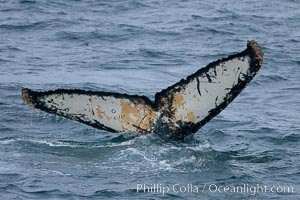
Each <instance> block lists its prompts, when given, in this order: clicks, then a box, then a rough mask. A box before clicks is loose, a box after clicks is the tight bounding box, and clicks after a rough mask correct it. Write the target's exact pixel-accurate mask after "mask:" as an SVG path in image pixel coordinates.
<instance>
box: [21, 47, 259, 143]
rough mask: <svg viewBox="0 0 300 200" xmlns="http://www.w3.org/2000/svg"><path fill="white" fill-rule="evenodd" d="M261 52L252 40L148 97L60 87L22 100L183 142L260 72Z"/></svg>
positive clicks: (96, 123) (99, 124)
mask: <svg viewBox="0 0 300 200" xmlns="http://www.w3.org/2000/svg"><path fill="white" fill-rule="evenodd" d="M262 61H263V53H262V51H261V49H260V47H259V45H258V43H257V42H255V41H249V42H248V44H247V49H246V50H244V51H243V52H241V53H238V54H235V55H231V56H229V57H227V58H224V59H221V60H218V61H215V62H212V63H210V64H209V65H207V66H206V67H204V68H202V69H199V70H198V71H197V72H196V73H194V74H192V75H190V76H188V77H187V78H186V79H182V80H181V81H180V82H178V83H176V84H174V85H172V86H170V87H168V88H167V89H164V90H162V91H161V92H158V93H156V95H155V101H154V102H153V101H151V100H150V99H148V98H147V97H145V96H138V95H127V94H118V93H111V92H94V91H84V90H66V89H58V90H54V91H46V92H37V91H32V90H30V89H26V88H24V89H23V90H22V99H23V101H24V102H25V103H26V104H27V105H29V106H32V107H34V108H37V109H39V110H42V111H46V112H48V113H52V114H56V115H60V116H63V117H66V118H68V119H72V120H76V121H79V122H81V123H84V124H87V125H90V126H93V127H95V128H98V129H102V130H107V131H110V132H139V133H151V132H154V133H156V134H159V135H160V136H162V137H163V138H171V139H180V140H182V139H184V138H185V137H186V136H187V135H190V134H192V133H195V132H196V131H197V130H198V129H199V128H201V127H202V126H203V125H204V124H206V123H207V122H208V121H209V120H211V119H212V118H213V117H214V116H216V115H217V114H219V113H220V112H221V111H222V110H223V109H224V108H226V106H227V105H228V104H229V103H230V102H232V101H233V99H234V98H235V97H236V96H237V95H238V94H239V93H240V92H241V91H242V90H243V89H244V88H245V86H246V85H247V84H248V83H249V82H250V81H251V80H252V78H253V77H254V76H255V75H256V73H257V72H258V70H259V69H260V67H261V65H262Z"/></svg>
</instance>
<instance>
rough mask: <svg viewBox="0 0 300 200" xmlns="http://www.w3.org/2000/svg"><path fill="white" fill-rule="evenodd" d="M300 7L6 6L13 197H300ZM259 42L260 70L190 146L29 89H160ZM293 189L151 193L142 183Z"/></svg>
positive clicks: (2, 41) (2, 19)
mask: <svg viewBox="0 0 300 200" xmlns="http://www.w3.org/2000/svg"><path fill="white" fill-rule="evenodd" d="M299 27H300V4H299V2H298V1H296V0H287V1H279V0H274V1H259V0H249V1H243V2H242V1H240V2H236V1H232V0H229V1H227V0H226V1H225V0H218V1H217V0H212V1H196V0H182V1H171V0H167V1H155V0H145V1H137V0H123V1H116V0H112V1H100V0H87V1H81V0H70V1H59V0H49V1H48V0H47V1H46V0H39V1H37V0H0V36H1V37H0V69H1V70H0V91H1V93H0V111H1V115H0V133H1V135H0V199H108V198H113V199H160V198H162V199H199V198H201V199H300V192H299V189H300V148H299V147H300V123H299V122H300V116H299V112H300V109H299V108H300V107H299V105H300V100H299V99H300V95H299V94H300V78H299V77H300V68H299V67H300V66H299V64H300V54H299V52H300V29H299ZM250 39H255V40H257V41H258V42H259V43H260V44H261V46H262V49H263V51H264V64H263V67H262V69H261V71H260V73H259V75H258V76H257V77H256V78H255V79H254V80H253V82H252V83H251V84H250V85H249V86H248V87H247V88H246V89H245V90H244V91H243V92H242V93H241V95H240V96H239V97H238V98H237V99H236V100H235V101H234V102H233V103H232V104H231V105H230V106H229V107H228V108H227V109H226V110H224V111H223V112H222V113H221V114H220V115H219V116H217V117H216V118H215V119H213V120H212V121H211V122H210V123H208V124H207V125H205V126H204V127H203V128H202V129H201V130H199V131H198V132H197V133H196V134H195V136H194V137H193V138H190V139H189V140H188V141H186V142H184V143H176V142H166V141H162V140H161V139H160V138H158V137H157V136H156V135H135V134H133V133H127V134H111V133H107V132H104V131H100V130H95V129H93V128H90V127H87V126H85V125H82V124H79V123H76V122H73V121H69V120H66V119H63V118H61V117H57V116H53V115H49V114H45V113H42V112H39V111H36V110H34V109H32V108H29V107H27V106H25V105H24V103H22V101H21V97H20V91H21V88H22V87H29V88H32V89H38V90H50V89H57V88H77V89H85V90H97V91H98V90H99V91H111V92H121V93H124V92H126V93H129V94H139V95H146V96H148V97H149V98H151V99H153V98H154V94H155V92H158V91H160V90H162V89H163V88H165V87H167V86H169V85H171V84H173V83H175V82H177V81H179V80H180V79H181V78H184V77H186V76H187V75H189V74H191V73H193V72H195V71H196V70H198V69H199V68H201V67H204V66H205V65H207V64H208V63H209V62H212V61H214V60H216V59H219V58H222V57H225V56H228V55H229V54H232V53H235V52H239V51H241V50H243V49H244V48H245V46H246V41H247V40H250ZM209 183H214V184H218V185H223V186H232V185H243V184H249V185H257V184H260V185H267V186H273V185H280V186H293V187H294V192H293V193H289V194H287V193H284V194H283V193H257V194H255V195H253V194H251V193H224V192H223V193H219V192H209V191H207V190H206V191H204V192H203V193H201V192H199V193H189V192H186V193H168V194H164V195H163V194H161V193H149V192H148V193H147V192H146V193H143V192H137V188H136V187H137V184H162V185H174V184H180V185H187V184H193V185H198V186H199V187H200V186H202V185H203V184H209Z"/></svg>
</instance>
